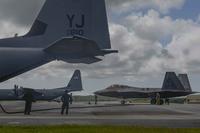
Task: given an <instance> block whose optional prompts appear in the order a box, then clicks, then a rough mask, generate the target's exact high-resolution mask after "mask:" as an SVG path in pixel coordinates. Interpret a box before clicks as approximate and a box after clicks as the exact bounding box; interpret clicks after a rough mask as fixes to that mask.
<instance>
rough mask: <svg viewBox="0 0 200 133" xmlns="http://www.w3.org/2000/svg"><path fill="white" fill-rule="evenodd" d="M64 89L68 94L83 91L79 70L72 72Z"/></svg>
mask: <svg viewBox="0 0 200 133" xmlns="http://www.w3.org/2000/svg"><path fill="white" fill-rule="evenodd" d="M66 88H67V91H68V92H72V91H82V90H83V87H82V79H81V72H80V70H76V71H75V72H74V74H73V76H72V78H71V80H70V81H69V83H68V85H67V87H66Z"/></svg>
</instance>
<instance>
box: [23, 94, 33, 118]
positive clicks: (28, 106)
mask: <svg viewBox="0 0 200 133" xmlns="http://www.w3.org/2000/svg"><path fill="white" fill-rule="evenodd" d="M23 99H24V100H25V102H26V103H25V109H24V114H25V115H30V113H31V108H32V103H33V101H34V99H33V94H32V93H31V92H26V93H25V94H24V97H23Z"/></svg>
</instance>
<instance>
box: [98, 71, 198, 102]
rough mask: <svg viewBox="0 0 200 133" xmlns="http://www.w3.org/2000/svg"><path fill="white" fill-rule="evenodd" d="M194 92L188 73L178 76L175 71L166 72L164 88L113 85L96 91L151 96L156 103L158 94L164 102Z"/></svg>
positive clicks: (116, 96)
mask: <svg viewBox="0 0 200 133" xmlns="http://www.w3.org/2000/svg"><path fill="white" fill-rule="evenodd" d="M194 93H196V92H192V89H191V86H190V82H189V78H188V76H187V74H179V75H178V76H177V75H176V74H175V72H167V73H166V75H165V79H164V82H163V86H162V88H140V87H130V86H125V85H112V86H110V87H108V88H106V89H104V90H100V91H97V92H95V94H96V95H100V96H108V97H114V98H121V99H129V98H150V99H151V104H155V103H156V95H157V94H159V95H160V98H161V101H160V103H161V104H163V102H164V100H163V99H168V98H173V97H181V96H187V95H190V94H194ZM124 102H125V101H124V100H123V101H122V104H124Z"/></svg>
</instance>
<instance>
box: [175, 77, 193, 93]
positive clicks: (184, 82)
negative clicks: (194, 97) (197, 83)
mask: <svg viewBox="0 0 200 133" xmlns="http://www.w3.org/2000/svg"><path fill="white" fill-rule="evenodd" d="M178 78H179V80H180V81H181V83H182V85H183V87H184V88H185V91H190V92H192V88H191V86H190V81H189V78H188V75H187V74H179V75H178Z"/></svg>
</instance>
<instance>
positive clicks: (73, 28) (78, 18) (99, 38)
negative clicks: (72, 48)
mask: <svg viewBox="0 0 200 133" xmlns="http://www.w3.org/2000/svg"><path fill="white" fill-rule="evenodd" d="M39 35H43V37H44V38H43V40H44V42H45V43H47V44H49V43H53V42H55V41H57V40H60V39H61V38H63V37H71V36H81V37H84V38H87V39H89V40H92V41H94V42H95V43H96V44H98V47H99V48H100V49H110V48H111V45H110V36H109V30H108V21H107V14H106V7H105V1H104V0H46V2H45V4H44V6H43V8H42V9H41V11H40V13H39V16H38V17H37V18H36V20H35V22H34V24H33V26H32V28H31V30H30V31H29V32H28V34H27V35H25V37H32V36H39Z"/></svg>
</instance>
